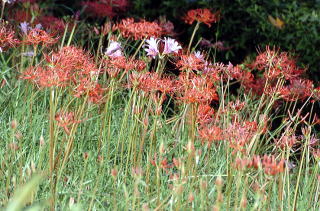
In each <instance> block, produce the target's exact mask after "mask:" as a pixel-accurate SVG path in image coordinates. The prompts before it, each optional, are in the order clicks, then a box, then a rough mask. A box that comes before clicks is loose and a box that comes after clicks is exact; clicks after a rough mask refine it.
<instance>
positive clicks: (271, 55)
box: [252, 46, 305, 80]
mask: <svg viewBox="0 0 320 211" xmlns="http://www.w3.org/2000/svg"><path fill="white" fill-rule="evenodd" d="M252 67H253V68H257V69H258V70H260V71H264V76H265V77H266V78H269V79H276V78H279V77H284V78H285V79H286V80H291V79H295V78H297V77H299V76H301V74H303V73H304V72H305V69H301V68H298V67H297V66H296V61H295V60H294V59H292V58H291V57H290V56H289V55H288V53H287V52H281V53H280V52H279V51H278V50H275V49H273V50H271V49H270V47H269V46H267V47H266V50H265V51H264V52H261V53H259V55H258V56H257V57H256V60H255V62H254V63H253V64H252Z"/></svg>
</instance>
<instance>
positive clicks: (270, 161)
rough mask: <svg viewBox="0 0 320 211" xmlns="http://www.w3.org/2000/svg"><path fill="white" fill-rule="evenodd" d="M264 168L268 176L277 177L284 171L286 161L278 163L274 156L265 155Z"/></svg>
mask: <svg viewBox="0 0 320 211" xmlns="http://www.w3.org/2000/svg"><path fill="white" fill-rule="evenodd" d="M261 163H262V168H263V170H264V172H265V173H266V174H267V175H272V176H274V175H276V174H279V173H281V172H283V171H284V160H283V159H281V160H280V161H279V162H277V161H276V159H275V157H274V156H267V155H264V156H263V159H262V162H261Z"/></svg>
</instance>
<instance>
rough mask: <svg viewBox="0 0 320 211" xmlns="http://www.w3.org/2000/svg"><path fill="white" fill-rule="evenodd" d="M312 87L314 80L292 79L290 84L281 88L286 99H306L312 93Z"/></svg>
mask: <svg viewBox="0 0 320 211" xmlns="http://www.w3.org/2000/svg"><path fill="white" fill-rule="evenodd" d="M312 89H313V83H312V81H310V80H307V79H292V80H290V84H289V85H287V86H285V87H283V88H282V89H280V95H281V97H282V98H283V99H284V100H286V101H296V100H304V99H306V98H307V97H309V96H310V95H311V94H312V91H311V90H312Z"/></svg>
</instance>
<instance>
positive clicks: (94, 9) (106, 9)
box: [82, 1, 115, 18]
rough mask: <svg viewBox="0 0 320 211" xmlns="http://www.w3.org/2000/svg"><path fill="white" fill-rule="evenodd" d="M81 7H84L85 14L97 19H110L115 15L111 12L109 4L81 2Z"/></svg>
mask: <svg viewBox="0 0 320 211" xmlns="http://www.w3.org/2000/svg"><path fill="white" fill-rule="evenodd" d="M82 5H83V6H84V7H85V10H86V12H88V14H90V15H91V16H95V17H98V18H104V17H109V18H112V17H113V16H115V13H114V12H113V11H112V6H111V5H110V4H106V3H103V2H102V1H86V2H82Z"/></svg>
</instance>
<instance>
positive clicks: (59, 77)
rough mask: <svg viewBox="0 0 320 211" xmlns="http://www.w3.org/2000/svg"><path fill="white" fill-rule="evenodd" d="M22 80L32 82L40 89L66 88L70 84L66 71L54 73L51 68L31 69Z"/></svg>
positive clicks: (27, 70)
mask: <svg viewBox="0 0 320 211" xmlns="http://www.w3.org/2000/svg"><path fill="white" fill-rule="evenodd" d="M20 78H21V79H24V80H30V81H31V82H33V83H35V84H37V85H38V86H40V87H53V86H56V87H65V86H66V85H67V84H68V81H69V77H68V73H67V72H64V71H54V70H53V69H52V68H49V67H45V68H43V67H41V66H36V67H29V68H27V69H26V70H25V71H24V72H23V73H22V75H21V76H20Z"/></svg>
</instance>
